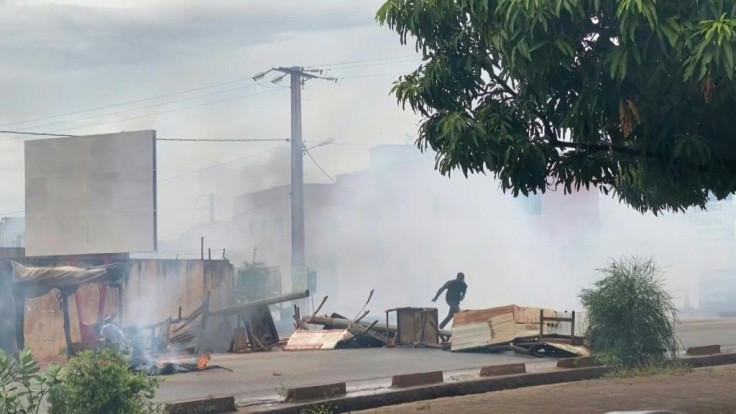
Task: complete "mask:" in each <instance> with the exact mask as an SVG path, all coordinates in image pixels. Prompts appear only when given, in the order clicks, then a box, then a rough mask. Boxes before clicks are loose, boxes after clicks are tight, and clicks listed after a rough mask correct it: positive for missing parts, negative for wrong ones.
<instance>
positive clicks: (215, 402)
mask: <svg viewBox="0 0 736 414" xmlns="http://www.w3.org/2000/svg"><path fill="white" fill-rule="evenodd" d="M164 407H165V410H166V411H165V412H167V413H168V414H200V413H202V414H204V413H207V414H211V413H233V412H236V411H237V408H236V407H235V397H213V398H204V399H200V400H190V401H178V402H173V403H168V404H165V405H164Z"/></svg>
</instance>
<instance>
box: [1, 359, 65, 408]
mask: <svg viewBox="0 0 736 414" xmlns="http://www.w3.org/2000/svg"><path fill="white" fill-rule="evenodd" d="M59 372H60V368H59V367H55V366H51V367H49V368H48V369H47V370H46V372H44V373H41V369H40V367H39V366H38V363H37V362H36V361H35V360H34V359H33V355H32V354H31V351H29V350H28V349H24V350H23V351H21V352H20V354H19V356H18V359H17V360H16V359H14V358H13V357H11V356H8V355H7V354H5V352H3V351H2V350H0V413H2V414H37V413H39V412H40V411H39V410H40V409H41V402H42V401H43V399H44V397H45V396H46V395H47V393H48V392H49V389H50V388H51V387H53V386H55V385H57V384H58V383H59V382H60V379H59V376H60V374H59Z"/></svg>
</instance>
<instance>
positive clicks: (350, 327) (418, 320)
mask: <svg viewBox="0 0 736 414" xmlns="http://www.w3.org/2000/svg"><path fill="white" fill-rule="evenodd" d="M372 298H373V290H371V292H370V294H369V295H368V300H367V301H366V303H365V305H363V308H362V309H361V310H360V311H358V313H357V314H356V315H355V317H353V318H348V317H345V316H343V315H341V314H338V313H332V314H330V315H323V316H318V315H317V314H318V313H319V311H320V310H321V309H322V307H323V306H324V304H325V302H326V301H327V297H325V298H324V299H323V300H322V303H321V304H320V305H319V307H318V308H317V309H316V310H315V312H314V313H313V314H312V315H311V316H304V317H301V316H300V314H299V309H298V308H295V313H294V319H295V321H296V328H297V330H296V332H294V334H292V335H291V337H290V338H289V340H288V342H287V343H286V345H285V346H284V347H283V349H284V350H285V351H297V350H317V349H336V348H353V347H393V346H413V347H430V348H443V343H445V345H444V347H445V348H447V347H449V344H446V340H447V339H448V338H449V337H450V335H451V334H450V332H449V331H442V330H439V329H438V328H437V309H434V308H398V309H390V310H388V311H386V322H385V323H379V321H378V320H377V319H375V320H373V321H372V322H366V321H364V318H365V317H366V316H367V315H368V314H369V313H370V311H368V310H366V307H367V306H368V304H369V303H370V301H371V299H372ZM391 312H396V314H397V321H398V323H397V324H396V325H392V324H390V323H389V314H390V313H391ZM309 325H317V326H321V327H322V329H311V328H310V327H309ZM441 340H442V342H440V341H441Z"/></svg>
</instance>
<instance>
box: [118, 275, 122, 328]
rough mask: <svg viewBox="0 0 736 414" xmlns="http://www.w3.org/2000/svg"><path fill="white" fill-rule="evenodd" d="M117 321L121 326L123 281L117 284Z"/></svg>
mask: <svg viewBox="0 0 736 414" xmlns="http://www.w3.org/2000/svg"><path fill="white" fill-rule="evenodd" d="M118 321H119V323H120V327H121V328H122V327H123V282H122V281H120V284H119V285H118Z"/></svg>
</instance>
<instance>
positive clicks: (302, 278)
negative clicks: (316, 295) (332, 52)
mask: <svg viewBox="0 0 736 414" xmlns="http://www.w3.org/2000/svg"><path fill="white" fill-rule="evenodd" d="M272 71H275V72H281V73H283V75H282V76H281V77H279V78H277V79H275V80H274V81H272V82H274V83H275V82H278V81H280V80H281V79H283V78H284V77H285V76H287V75H288V76H289V77H290V80H291V82H290V83H291V139H290V142H291V283H292V291H295V292H296V291H301V290H306V289H307V278H308V274H307V264H306V243H305V230H304V142H303V141H302V85H304V83H305V82H306V81H307V80H310V79H322V80H330V81H337V79H335V78H327V77H322V76H319V74H321V73H322V71H321V70H318V69H305V68H303V67H299V66H292V67H288V68H287V67H278V68H273V69H271V70H269V71H266V72H264V73H262V74H259V75H257V76H256V77H254V79H255V80H258V79H260V78H263V77H264V76H265V75H266V74H267V73H269V72H272Z"/></svg>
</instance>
